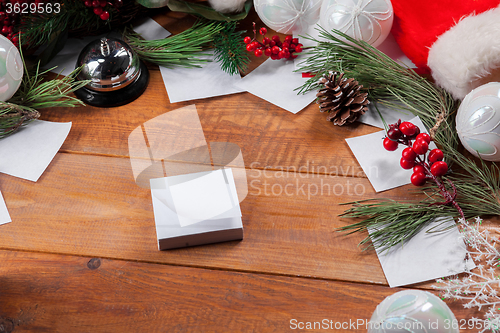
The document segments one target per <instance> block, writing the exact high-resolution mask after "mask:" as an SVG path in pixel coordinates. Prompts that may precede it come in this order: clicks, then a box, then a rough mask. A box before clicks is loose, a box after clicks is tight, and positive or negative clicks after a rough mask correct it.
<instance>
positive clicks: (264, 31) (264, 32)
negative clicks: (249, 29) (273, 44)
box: [259, 27, 267, 36]
mask: <svg viewBox="0 0 500 333" xmlns="http://www.w3.org/2000/svg"><path fill="white" fill-rule="evenodd" d="M259 33H260V34H261V35H262V36H264V35H265V34H267V29H266V28H264V27H262V28H260V30H259Z"/></svg>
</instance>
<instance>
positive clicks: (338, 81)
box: [316, 72, 370, 126]
mask: <svg viewBox="0 0 500 333" xmlns="http://www.w3.org/2000/svg"><path fill="white" fill-rule="evenodd" d="M319 83H321V84H323V85H324V86H325V87H324V88H322V89H320V90H319V91H318V93H317V94H316V97H317V99H316V103H318V104H319V108H320V111H321V112H328V113H329V114H328V117H326V119H327V120H329V121H331V122H333V123H334V124H335V125H339V126H342V125H344V124H345V123H352V122H353V121H355V120H356V119H358V117H359V116H360V115H362V114H365V112H366V110H368V104H369V103H370V101H369V100H368V93H362V92H360V90H361V88H363V86H362V85H359V84H358V81H355V80H354V79H345V78H344V73H340V74H339V73H336V72H335V73H330V74H329V75H327V76H325V77H323V78H321V79H320V80H319Z"/></svg>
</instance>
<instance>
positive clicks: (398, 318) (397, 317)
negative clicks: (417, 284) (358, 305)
mask: <svg viewBox="0 0 500 333" xmlns="http://www.w3.org/2000/svg"><path fill="white" fill-rule="evenodd" d="M457 326H458V324H457V321H456V319H455V316H454V315H453V312H451V310H450V308H448V306H447V305H446V303H444V302H443V301H442V300H441V299H440V298H439V297H437V296H436V295H434V294H431V293H430V292H428V291H423V290H404V291H400V292H397V293H395V294H393V295H391V296H388V297H386V299H384V300H383V301H382V303H380V304H379V305H378V306H377V308H376V309H375V312H373V315H372V318H371V319H370V322H369V323H368V333H382V332H384V333H408V332H413V333H458V332H459V331H458V327H457Z"/></svg>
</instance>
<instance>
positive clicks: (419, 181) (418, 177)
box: [410, 172, 427, 186]
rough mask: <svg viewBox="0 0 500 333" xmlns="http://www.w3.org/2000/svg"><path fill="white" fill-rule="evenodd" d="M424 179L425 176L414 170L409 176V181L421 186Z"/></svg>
mask: <svg viewBox="0 0 500 333" xmlns="http://www.w3.org/2000/svg"><path fill="white" fill-rule="evenodd" d="M426 180H427V177H426V176H425V174H424V173H422V172H414V173H413V174H412V175H411V178H410V181H411V183H412V184H413V185H415V186H423V185H424V184H425V181H426Z"/></svg>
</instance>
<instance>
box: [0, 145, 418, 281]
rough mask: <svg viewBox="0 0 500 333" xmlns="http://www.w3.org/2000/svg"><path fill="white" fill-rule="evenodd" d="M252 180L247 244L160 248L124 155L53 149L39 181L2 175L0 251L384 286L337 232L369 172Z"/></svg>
mask: <svg viewBox="0 0 500 333" xmlns="http://www.w3.org/2000/svg"><path fill="white" fill-rule="evenodd" d="M306 177H307V178H306ZM248 181H249V194H248V196H247V197H246V199H245V200H244V201H243V202H242V204H241V209H242V214H243V225H244V240H243V241H241V242H229V243H224V244H218V245H211V246H200V247H194V248H189V249H180V250H172V251H167V252H160V251H158V250H157V244H156V232H155V225H154V218H153V209H152V203H151V194H150V191H149V190H147V189H143V188H139V187H138V186H137V185H136V184H135V182H134V179H133V177H132V171H131V167H130V162H129V160H128V159H126V158H112V157H103V156H92V155H81V154H80V155H79V154H58V155H56V157H55V159H54V161H53V162H52V163H51V165H50V166H49V168H48V169H47V171H46V172H45V173H44V174H43V175H42V177H41V179H40V180H39V181H38V182H37V183H32V182H29V181H25V180H21V179H17V178H14V177H10V176H6V175H1V176H0V186H1V188H2V193H3V195H4V198H5V201H6V203H7V207H8V209H9V212H10V214H11V217H12V220H13V222H12V223H10V224H6V225H3V226H2V235H3V236H2V237H1V238H0V248H3V249H17V250H29V251H42V252H53V253H66V254H74V255H87V256H99V257H108V258H120V259H128V260H140V261H148V262H159V263H171V264H178V265H187V266H199V267H213V268H224V269H231V270H240V271H252V272H269V273H275V274H285V275H300V276H311V277H322V278H331V279H338V280H346V281H363V282H373V283H379V284H383V283H385V277H384V275H383V273H382V270H381V267H380V264H379V262H378V260H377V258H376V256H375V254H374V253H362V252H361V251H360V249H359V248H357V244H358V242H359V241H360V240H361V239H363V238H364V237H365V236H366V235H365V234H356V235H350V236H346V235H345V234H341V233H337V232H336V231H335V230H336V228H338V227H340V226H343V225H345V224H346V223H349V222H352V221H350V220H345V219H339V218H338V217H337V215H338V214H339V213H341V212H342V211H343V210H344V207H342V206H339V205H338V204H339V203H342V202H349V201H354V200H360V199H367V198H372V197H377V195H375V193H374V191H373V190H372V188H371V185H370V184H369V183H368V181H367V180H366V179H365V178H352V177H335V176H321V177H318V175H315V174H307V173H292V172H289V173H283V172H281V171H280V172H276V171H274V172H269V171H266V173H264V172H261V171H260V170H248ZM322 189H323V193H321V190H322ZM358 194H359V195H358ZM409 195H410V194H408V192H407V191H406V190H405V189H404V188H403V189H401V190H397V191H391V192H388V193H384V194H382V195H381V196H380V197H387V196H389V197H392V198H400V199H403V198H405V197H407V198H408V197H409Z"/></svg>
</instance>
